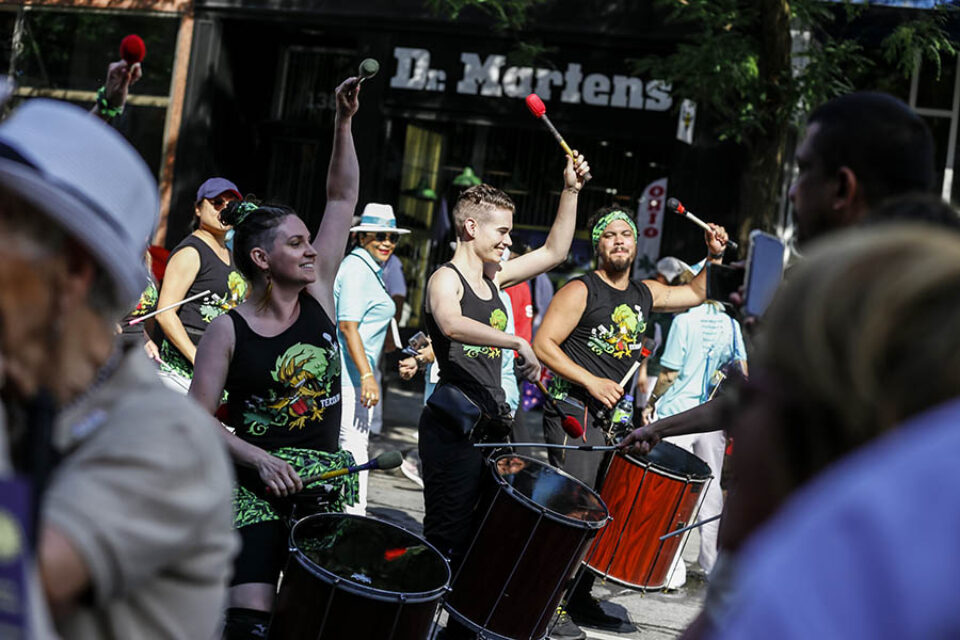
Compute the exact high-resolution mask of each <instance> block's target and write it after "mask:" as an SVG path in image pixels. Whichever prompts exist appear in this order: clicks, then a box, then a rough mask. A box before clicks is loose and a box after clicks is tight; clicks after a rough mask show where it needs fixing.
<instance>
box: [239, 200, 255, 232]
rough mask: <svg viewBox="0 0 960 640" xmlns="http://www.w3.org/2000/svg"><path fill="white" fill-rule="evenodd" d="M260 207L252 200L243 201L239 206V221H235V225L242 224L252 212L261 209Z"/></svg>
mask: <svg viewBox="0 0 960 640" xmlns="http://www.w3.org/2000/svg"><path fill="white" fill-rule="evenodd" d="M259 208H260V207H259V206H257V205H255V204H253V203H252V202H241V203H240V204H239V206H237V221H236V222H234V223H233V226H235V227H236V226H237V225H239V224H241V223H242V222H243V221H244V220H246V219H247V216H249V215H250V214H251V213H253V212H254V211H256V210H257V209H259Z"/></svg>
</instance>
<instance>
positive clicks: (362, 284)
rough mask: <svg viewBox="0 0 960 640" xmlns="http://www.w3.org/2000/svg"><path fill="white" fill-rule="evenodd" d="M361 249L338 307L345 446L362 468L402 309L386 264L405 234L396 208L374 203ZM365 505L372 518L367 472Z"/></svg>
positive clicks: (350, 259) (364, 222)
mask: <svg viewBox="0 0 960 640" xmlns="http://www.w3.org/2000/svg"><path fill="white" fill-rule="evenodd" d="M350 232H351V233H354V232H355V233H356V234H357V245H356V246H355V247H354V248H353V250H352V251H351V252H350V253H348V254H347V255H346V257H345V258H344V259H343V262H341V263H340V269H339V271H338V272H337V279H336V281H335V282H334V284H333V296H334V300H335V301H336V304H337V327H338V328H339V329H340V354H341V357H342V358H343V371H344V376H343V415H342V417H341V426H340V446H342V447H343V448H344V449H346V450H347V451H349V452H350V453H352V454H353V457H354V458H355V459H356V461H357V463H358V464H363V463H364V462H366V461H367V458H368V457H369V456H368V452H367V445H368V442H369V438H370V423H371V422H372V420H373V408H374V406H376V404H377V403H378V402H380V399H381V393H380V386H379V385H378V384H377V378H376V369H377V362H379V361H380V355H381V353H383V342H384V339H385V338H386V335H387V330H388V328H389V327H390V320H391V319H393V317H394V315H395V314H396V304H395V303H394V301H393V299H392V298H391V297H390V294H389V293H388V292H387V287H386V285H385V284H384V281H383V265H384V263H385V262H386V261H387V260H388V259H389V258H390V256H391V255H393V250H394V249H395V248H396V246H397V241H398V240H399V239H400V235H401V234H404V233H410V231H408V230H407V229H398V228H397V219H396V217H395V216H394V215H393V207H391V206H390V205H388V204H376V203H370V204H368V205H367V206H366V207H364V209H363V216H361V218H360V224H359V225H358V226H356V227H353V228H351V229H350ZM359 482H360V502H359V503H358V504H357V505H356V507H350V508H348V509H347V511H348V512H349V513H357V514H359V515H366V511H367V473H366V472H365V471H364V472H361V473H360V479H359Z"/></svg>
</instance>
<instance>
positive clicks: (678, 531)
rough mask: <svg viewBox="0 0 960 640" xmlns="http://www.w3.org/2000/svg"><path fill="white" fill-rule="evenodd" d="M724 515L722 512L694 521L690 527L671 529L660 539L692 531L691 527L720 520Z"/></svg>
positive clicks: (694, 527)
mask: <svg viewBox="0 0 960 640" xmlns="http://www.w3.org/2000/svg"><path fill="white" fill-rule="evenodd" d="M722 515H723V514H722V513H720V514H717V515H715V516H713V517H712V518H707V519H706V520H701V521H700V522H695V523H693V524H692V525H690V526H689V527H684V528H683V529H677V530H676V531H671V532H670V533H668V534H667V535H665V536H660V539H661V540H666V539H667V538H672V537H673V536H677V535H680V534H681V533H683V532H685V531H690V530H691V529H696V528H697V527H702V526H703V525H705V524H709V523H711V522H713V521H714V520H719V519H720V516H722Z"/></svg>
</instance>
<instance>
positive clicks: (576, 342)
mask: <svg viewBox="0 0 960 640" xmlns="http://www.w3.org/2000/svg"><path fill="white" fill-rule="evenodd" d="M587 228H588V229H590V234H591V240H592V242H593V249H594V252H595V254H596V258H597V268H596V269H595V270H594V271H591V272H589V273H587V274H585V275H583V276H580V277H578V278H575V279H573V280H571V281H570V282H568V283H567V284H566V285H564V286H563V287H562V288H561V289H560V290H559V291H558V292H557V294H556V295H555V296H554V297H553V300H552V301H551V302H550V306H549V307H548V308H547V312H546V315H545V316H544V319H543V323H542V324H541V325H540V330H539V331H538V332H537V335H536V337H535V338H534V341H533V349H534V351H535V352H536V354H537V357H538V358H539V359H540V360H541V362H543V364H544V365H546V366H547V367H549V368H550V369H551V370H552V371H553V373H554V378H553V381H552V383H551V385H550V389H549V391H550V393H551V394H552V395H553V397H554V398H556V399H557V401H558V404H559V406H560V408H561V409H562V410H563V411H564V412H565V413H566V415H570V416H573V417H574V418H576V419H577V420H578V421H579V422H580V423H581V424H582V425H583V427H584V429H585V433H584V438H585V441H586V443H587V444H597V445H600V444H606V438H605V436H604V427H605V426H606V419H605V418H604V416H607V415H609V412H611V411H612V410H613V408H614V407H615V405H616V404H617V403H618V402H619V401H620V399H621V398H622V397H623V395H624V388H623V387H622V386H620V381H621V380H622V378H623V377H624V376H625V375H626V374H627V372H628V371H629V370H630V368H631V367H632V366H633V364H634V363H635V362H637V361H638V360H639V359H640V357H641V355H640V352H641V339H642V337H643V332H644V330H645V329H646V323H647V320H648V318H649V317H650V313H651V311H683V310H686V309H689V308H691V307H695V306H697V305H700V304H703V302H704V301H705V300H706V290H707V280H706V269H703V270H702V271H701V272H700V274H699V275H697V276H696V277H695V278H694V279H693V280H692V281H691V282H690V283H688V284H684V285H679V286H672V287H671V286H667V285H664V284H661V283H660V282H657V281H656V280H642V281H640V282H637V281H633V280H631V279H630V267H631V265H633V261H634V259H635V258H636V255H637V226H636V223H634V221H633V217H632V216H631V214H630V213H629V212H627V211H624V210H623V209H621V208H619V207H607V208H604V209H600V210H599V211H597V212H596V213H594V215H593V216H592V217H591V219H590V221H589V222H588V224H587ZM704 241H705V243H706V245H707V261H708V262H713V263H716V264H719V263H721V262H722V261H723V252H724V249H725V248H726V244H727V232H726V231H725V230H724V229H723V227H720V226H718V225H714V224H711V225H710V230H709V231H707V232H705V233H704ZM563 417H564V416H561V415H558V414H557V413H556V412H555V411H553V410H552V409H551V407H550V406H549V405H547V406H546V407H545V408H544V413H543V434H544V439H545V440H546V441H547V442H549V443H555V444H563V443H564V442H565V440H566V438H567V436H566V434H565V433H564V430H563V428H562V427H561V422H562V419H563ZM578 444H579V443H578ZM564 454H566V455H564ZM549 457H550V462H551V464H553V465H555V466H557V467H560V468H562V469H564V470H565V471H567V472H569V473H570V474H572V475H574V476H575V477H577V478H578V479H579V480H581V481H582V482H584V483H585V484H587V485H588V486H591V487H596V486H597V485H598V484H599V480H600V478H598V472H599V470H600V463H601V461H602V457H601V456H598V455H597V454H595V453H592V452H579V451H557V450H550V451H549ZM592 586H593V578H592V576H591V575H589V574H588V575H585V576H583V577H582V578H581V579H580V580H579V582H578V587H577V589H576V591H575V592H574V593H573V594H571V596H570V598H569V600H568V607H569V608H568V611H569V613H570V616H571V617H573V619H574V621H576V622H580V623H582V624H584V625H588V626H592V627H599V628H601V629H608V630H613V631H618V630H622V629H623V627H625V626H629V623H625V622H624V621H623V620H621V619H619V618H616V617H613V616H610V615H607V614H606V613H604V611H603V609H602V608H601V607H600V603H599V602H597V601H596V600H595V599H593V598H592V597H591V596H590V590H591V588H592ZM561 624H562V625H565V621H564V622H562V623H561ZM570 637H576V635H571V636H570Z"/></svg>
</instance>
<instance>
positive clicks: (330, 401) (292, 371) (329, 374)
mask: <svg viewBox="0 0 960 640" xmlns="http://www.w3.org/2000/svg"><path fill="white" fill-rule="evenodd" d="M228 313H229V315H230V319H231V320H233V329H234V335H235V336H236V344H235V347H234V350H233V359H232V360H231V361H230V369H229V371H228V372H227V382H226V385H225V390H226V391H227V392H228V393H229V396H228V398H229V400H228V402H227V411H228V419H227V423H228V424H230V425H231V426H232V427H234V428H235V429H236V434H237V436H238V437H240V438H241V439H243V440H246V441H248V442H250V443H252V444H255V445H257V446H258V447H261V448H263V449H267V450H271V449H277V448H280V447H301V448H305V449H316V450H320V451H336V450H337V448H338V445H337V442H338V438H339V435H340V350H339V346H338V344H337V330H336V327H335V326H334V324H333V322H332V321H331V320H330V318H328V317H327V314H326V313H325V312H324V310H323V307H321V306H320V303H319V302H317V301H316V300H315V299H314V298H313V296H311V295H310V294H308V293H306V292H303V293H301V294H300V315H299V317H298V318H297V320H296V321H295V322H294V323H293V324H292V325H290V326H289V327H288V328H287V329H286V330H285V331H284V332H283V333H281V334H279V335H276V336H273V337H270V338H267V337H264V336H261V335H259V334H257V333H255V332H254V331H253V330H252V329H251V328H250V326H249V325H248V324H247V322H246V320H244V319H243V317H242V316H241V315H240V314H239V313H237V311H236V310H234V309H231V310H230V311H229V312H228Z"/></svg>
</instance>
